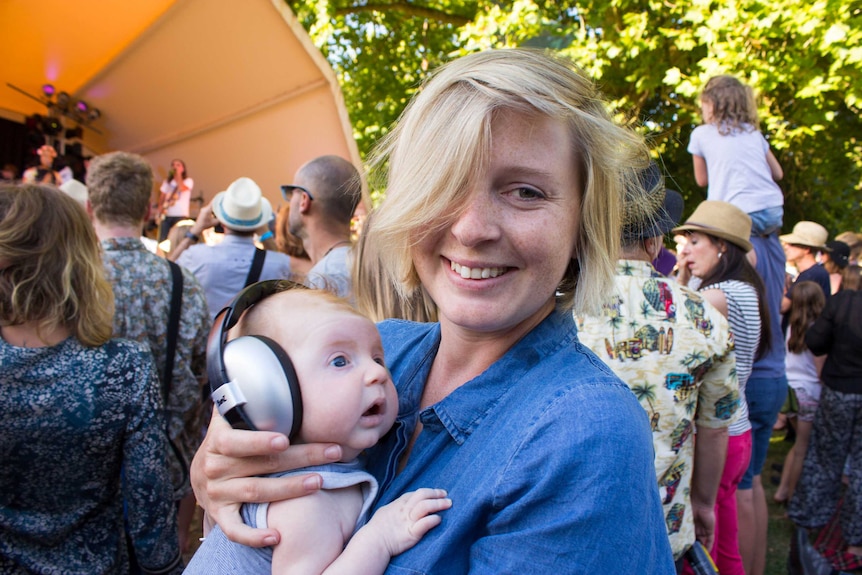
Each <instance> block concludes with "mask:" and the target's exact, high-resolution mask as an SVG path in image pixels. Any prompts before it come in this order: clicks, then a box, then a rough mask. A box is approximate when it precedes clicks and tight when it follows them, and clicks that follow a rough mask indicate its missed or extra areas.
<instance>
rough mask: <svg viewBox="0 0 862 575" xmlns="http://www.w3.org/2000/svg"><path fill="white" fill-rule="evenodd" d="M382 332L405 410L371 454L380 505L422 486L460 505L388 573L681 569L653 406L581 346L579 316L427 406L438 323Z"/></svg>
mask: <svg viewBox="0 0 862 575" xmlns="http://www.w3.org/2000/svg"><path fill="white" fill-rule="evenodd" d="M379 327H380V331H381V334H382V336H383V342H384V348H385V352H386V358H387V363H388V364H389V367H390V369H391V371H392V375H393V378H394V380H395V382H397V385H398V391H399V415H398V420H397V421H396V424H395V427H394V428H393V430H392V431H391V432H390V433H389V434H388V435H387V436H386V437H385V438H384V439H383V441H381V443H380V444H379V445H378V446H377V447H375V448H374V449H372V450H371V452H370V453H369V460H368V470H369V471H370V472H371V473H372V474H374V475H375V476H376V477H377V478H378V480H379V481H380V486H381V496H380V498H379V500H378V502H377V506H378V507H379V506H381V505H384V504H386V503H389V502H391V501H392V500H393V499H395V498H396V497H398V495H400V494H402V493H404V492H406V491H412V490H415V489H418V488H420V487H436V488H443V489H446V490H447V491H448V492H449V496H450V497H451V498H452V502H453V506H452V508H451V509H449V510H447V511H444V512H443V513H442V514H441V516H442V518H443V522H442V524H441V525H438V526H437V527H435V528H434V529H432V530H431V531H430V532H429V533H428V534H427V535H425V537H424V538H423V539H422V540H421V541H420V542H419V543H418V544H417V545H416V546H415V547H413V548H412V549H410V550H408V551H406V552H404V553H402V554H401V555H398V556H396V557H394V558H393V559H392V561H391V562H390V564H389V569H388V570H387V573H408V572H409V573H441V574H447V575H448V574H453V573H468V572H469V573H489V574H490V573H493V574H499V573H519V574H520V573H531V574H541V573H548V574H553V575H560V574H561V573H585V574H599V573H601V574H616V573H645V574H655V575H663V574H668V575H671V574H674V573H675V570H674V564H673V558H672V555H671V551H670V545H669V544H668V538H667V530H666V528H665V524H664V517H663V515H662V509H661V504H660V501H659V495H658V488H657V486H656V479H655V469H654V467H653V447H652V437H651V434H650V427H649V423H648V421H647V417H646V412H645V411H644V409H643V408H642V407H641V406H640V405H638V402H637V400H636V399H635V397H634V395H633V394H632V393H631V391H630V390H629V388H628V387H627V386H626V385H625V384H623V383H622V382H621V381H620V380H619V379H618V378H617V377H616V376H615V375H613V373H612V372H611V371H610V370H609V369H608V368H607V367H606V366H605V365H604V364H603V363H602V362H601V361H600V360H599V359H598V358H597V357H596V356H595V355H593V354H592V352H590V351H589V350H588V349H586V348H585V347H583V346H581V344H580V343H579V342H578V340H577V331H576V328H575V325H574V321H573V319H572V315H571V312H569V313H563V312H560V311H558V312H555V313H552V314H551V315H550V316H549V317H548V318H546V319H545V320H544V321H543V322H542V323H541V324H540V325H539V326H537V327H536V328H535V329H534V330H533V331H532V332H530V333H529V334H527V335H526V336H525V337H524V338H523V339H522V340H521V341H519V342H518V343H517V344H515V345H514V346H513V347H512V348H511V349H510V350H509V351H508V352H507V353H506V355H504V356H503V357H502V358H501V359H500V360H498V361H497V362H496V363H494V364H493V365H491V367H489V368H488V369H487V370H486V371H485V372H484V373H483V374H481V375H480V376H478V377H476V378H475V379H473V380H471V381H469V382H467V383H466V384H464V385H462V386H461V387H459V388H458V389H457V390H455V391H454V392H452V393H451V394H450V395H449V396H448V397H446V398H445V399H444V400H442V401H440V402H439V403H437V404H435V405H433V406H431V407H429V408H427V409H424V410H422V411H420V410H419V403H420V398H421V396H422V390H423V388H424V386H425V382H426V380H427V377H428V373H429V370H430V368H431V364H432V361H433V359H434V356H435V354H436V353H437V348H438V345H439V342H440V326H439V325H438V324H417V323H411V322H404V321H397V320H390V321H386V322H383V323H381V324H380V325H379ZM418 420H421V421H422V425H423V429H422V432H421V434H420V435H419V437H418V438H417V440H416V443H415V445H414V446H413V450H412V452H411V454H410V459H409V463H408V465H407V466H406V468H405V469H404V470H403V471H402V472H401V473H399V474H397V475H396V469H397V465H398V460H399V457H400V456H401V454H402V453H403V452H404V449H405V448H406V446H407V443H408V441H409V439H410V437H411V435H412V433H413V430H414V429H415V427H416V423H417V421H418Z"/></svg>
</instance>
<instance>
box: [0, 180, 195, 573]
mask: <svg viewBox="0 0 862 575" xmlns="http://www.w3.org/2000/svg"><path fill="white" fill-rule="evenodd" d="M113 312H114V299H113V293H112V291H111V286H110V284H109V283H108V282H107V280H106V279H105V276H104V271H103V268H102V259H101V257H100V255H99V247H98V242H97V240H96V235H95V232H94V231H93V227H92V226H91V225H90V221H89V220H88V218H87V215H86V213H85V212H84V209H83V208H82V207H81V206H80V205H78V204H77V203H76V202H75V200H73V199H72V198H70V197H69V196H67V195H66V194H64V193H63V192H61V191H59V190H57V189H53V188H50V187H46V186H39V185H32V184H25V185H23V186H19V187H10V186H4V187H0V365H2V366H3V367H2V374H3V375H2V378H0V390H2V393H3V397H4V400H5V402H6V404H5V408H4V414H3V426H2V428H0V459H2V461H3V465H2V466H0V493H2V495H0V499H2V502H3V503H2V505H0V517H2V525H3V528H2V533H3V536H2V538H0V566H2V569H0V570H3V571H4V572H8V571H9V570H10V569H11V571H12V572H16V573H17V572H19V571H21V572H23V571H26V572H40V573H47V572H51V573H61V572H62V573H73V572H74V573H85V572H86V573H127V572H128V571H129V564H128V561H129V553H130V552H133V553H134V555H135V557H136V559H137V561H138V564H139V566H140V568H141V569H142V571H143V572H145V573H150V572H158V573H180V572H181V571H182V568H181V567H182V560H181V558H180V554H179V546H178V539H177V529H176V520H175V516H174V508H173V502H172V498H171V495H172V490H171V482H170V478H169V476H168V469H167V466H166V464H165V458H166V455H167V454H166V442H165V438H164V435H163V429H164V421H163V419H162V417H163V414H162V406H161V401H160V399H159V396H158V381H157V375H156V372H155V369H154V364H153V359H152V356H151V355H150V352H149V349H148V348H146V347H145V346H143V345H140V344H137V343H134V342H131V341H126V340H118V339H111V330H112V315H113ZM123 471H125V473H124V477H125V479H124V480H123V479H122V477H123V474H122V472H123ZM124 501H125V504H126V505H127V513H126V520H127V525H128V533H129V540H130V541H131V543H132V546H133V548H132V549H127V546H126V537H125V536H124V513H123V503H124Z"/></svg>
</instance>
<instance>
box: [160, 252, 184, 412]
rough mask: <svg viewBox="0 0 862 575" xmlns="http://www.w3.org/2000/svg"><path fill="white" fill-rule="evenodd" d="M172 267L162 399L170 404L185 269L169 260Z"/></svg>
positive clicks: (166, 403)
mask: <svg viewBox="0 0 862 575" xmlns="http://www.w3.org/2000/svg"><path fill="white" fill-rule="evenodd" d="M168 264H169V265H170V267H171V279H172V288H171V310H170V313H169V315H168V341H167V351H166V356H165V372H164V373H163V374H162V399H163V400H164V403H165V406H166V407H167V405H168V397H169V396H170V393H171V385H172V383H173V378H174V356H175V355H176V352H177V336H178V335H179V331H180V311H181V310H182V305H183V270H182V268H181V267H180V266H179V265H177V264H175V263H174V262H172V261H170V260H168Z"/></svg>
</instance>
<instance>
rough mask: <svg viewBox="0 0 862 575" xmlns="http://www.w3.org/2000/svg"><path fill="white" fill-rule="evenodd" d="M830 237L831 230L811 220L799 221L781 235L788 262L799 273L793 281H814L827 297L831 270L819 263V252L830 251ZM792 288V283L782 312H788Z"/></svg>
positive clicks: (827, 297) (782, 303) (782, 306)
mask: <svg viewBox="0 0 862 575" xmlns="http://www.w3.org/2000/svg"><path fill="white" fill-rule="evenodd" d="M828 238H829V232H827V231H826V228H824V227H823V226H821V225H820V224H818V223H816V222H809V221H801V222H797V223H796V225H795V226H793V231H792V232H791V233H789V234H785V235H783V236H779V239H780V240H781V245H782V246H783V247H784V254H785V255H786V256H787V262H788V263H790V264H791V265H793V267H795V268H796V271H797V272H798V273H799V275H797V276H796V279H795V280H794V282H793V283H797V282H801V281H812V282H814V283H816V284H817V285H819V286H820V287H821V288H822V289H823V295H824V296H825V297H826V299H829V296H830V295H831V293H832V287H831V284H830V281H829V272H828V271H826V268H824V267H823V266H822V265H820V264H819V263H817V252H828V251H829V248H828V247H826V240H827V239H828ZM792 289H793V286H792V285H791V286H790V288H788V290H787V293H786V294H784V298H783V299H782V300H781V313H786V312H787V310H789V309H790V292H791V290H792Z"/></svg>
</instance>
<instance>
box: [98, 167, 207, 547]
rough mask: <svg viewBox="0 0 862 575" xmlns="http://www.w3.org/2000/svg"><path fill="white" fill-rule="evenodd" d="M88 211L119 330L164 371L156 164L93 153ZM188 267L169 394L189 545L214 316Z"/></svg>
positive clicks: (166, 292)
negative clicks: (153, 228)
mask: <svg viewBox="0 0 862 575" xmlns="http://www.w3.org/2000/svg"><path fill="white" fill-rule="evenodd" d="M87 186H88V188H89V200H88V207H87V209H88V212H89V213H90V217H91V220H92V221H93V226H94V228H95V229H96V234H97V235H98V236H99V239H100V240H101V242H102V251H103V255H102V260H103V262H104V264H105V271H106V273H107V276H108V279H109V280H110V281H111V283H112V284H113V288H114V299H115V306H116V311H115V313H114V336H115V337H124V338H128V339H133V340H136V341H140V342H142V343H146V344H148V345H149V346H150V350H151V351H152V352H153V357H154V358H155V360H156V367H157V369H158V372H159V374H163V373H164V370H165V364H166V361H167V332H168V315H169V313H170V305H171V294H172V291H173V286H172V280H171V270H170V268H169V264H168V262H167V260H165V259H163V258H160V257H159V256H157V255H155V254H153V253H151V252H149V251H148V250H147V249H146V248H145V247H144V244H143V243H142V242H141V240H140V236H141V233H142V230H143V227H144V224H145V223H146V221H147V219H148V216H149V207H150V194H151V192H152V189H153V172H152V168H151V167H150V165H149V164H148V163H147V161H146V160H145V159H144V158H142V157H140V156H138V155H135V154H129V153H126V152H114V153H111V154H105V155H104V156H98V157H96V158H94V159H93V160H92V162H91V163H90V167H89V169H88V172H87ZM182 272H183V291H182V311H181V313H180V321H179V333H178V334H177V343H176V352H175V354H174V365H173V370H172V378H171V385H170V391H169V393H168V397H167V398H164V397H163V398H162V400H163V401H164V403H165V406H166V411H167V421H168V431H169V437H170V440H171V447H172V449H171V450H170V455H171V457H169V464H170V466H171V478H172V479H173V484H174V499H175V500H176V501H177V503H178V504H179V513H178V517H179V534H180V544H181V546H182V549H183V551H184V552H185V551H186V550H187V549H188V545H189V525H190V523H191V518H192V514H193V513H194V506H195V501H194V495H193V494H192V490H191V485H190V483H189V473H188V465H189V463H191V460H192V457H193V456H194V453H195V451H196V450H197V448H198V446H199V445H200V442H201V438H202V427H203V421H205V419H204V417H205V416H206V415H207V414H206V413H202V411H204V402H203V401H202V395H201V393H202V392H201V390H202V388H203V386H204V384H205V383H206V342H207V336H208V335H209V331H210V325H211V319H210V315H209V311H208V310H207V303H206V297H205V295H204V291H203V288H202V287H201V286H200V284H199V283H198V281H197V279H195V276H194V274H192V273H191V272H189V271H188V270H186V269H183V270H182Z"/></svg>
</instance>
